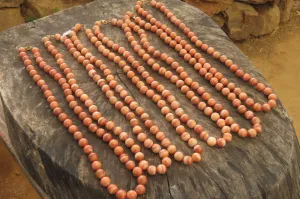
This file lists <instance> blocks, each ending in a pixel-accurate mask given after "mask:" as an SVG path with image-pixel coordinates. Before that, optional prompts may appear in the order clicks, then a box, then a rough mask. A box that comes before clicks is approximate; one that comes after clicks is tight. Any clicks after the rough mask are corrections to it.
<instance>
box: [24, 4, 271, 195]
mask: <svg viewBox="0 0 300 199" xmlns="http://www.w3.org/2000/svg"><path fill="white" fill-rule="evenodd" d="M145 3H146V2H145V1H137V4H136V6H135V9H136V11H137V13H138V14H139V15H140V16H141V17H143V18H145V20H143V19H142V18H141V17H135V16H134V15H133V14H132V13H130V12H127V13H126V14H125V16H124V17H123V19H121V20H117V19H112V20H111V21H110V23H111V24H112V25H113V26H117V27H120V28H122V29H123V31H124V34H125V36H126V38H127V40H128V42H129V43H130V46H131V47H132V49H133V51H134V52H135V53H137V54H138V56H139V57H140V58H142V59H143V61H145V63H146V64H147V65H148V66H149V67H151V68H152V69H153V70H154V71H156V72H157V73H158V74H159V75H161V76H164V77H165V78H166V79H168V80H169V81H170V82H171V83H172V84H175V85H176V86H177V87H178V88H179V89H180V91H181V92H182V93H183V94H185V96H186V97H187V98H188V99H189V100H190V102H191V103H192V104H193V105H194V106H196V107H197V108H198V109H199V110H201V111H203V112H204V114H205V115H206V116H208V117H210V119H211V120H212V121H214V122H216V124H217V126H218V127H219V128H220V129H221V131H222V136H221V137H219V138H216V137H213V136H210V135H209V133H208V132H207V131H205V130H204V129H203V127H202V126H201V125H200V124H197V122H196V121H195V120H194V119H193V118H191V117H190V116H189V115H188V114H187V113H185V111H184V110H183V109H182V107H181V105H180V103H179V102H178V100H177V99H176V97H175V95H173V94H172V92H171V91H170V90H167V89H165V86H164V85H163V84H161V83H160V82H159V81H157V80H156V79H155V78H154V77H153V76H151V74H150V73H149V72H147V71H146V69H145V67H144V66H143V65H142V64H141V63H140V62H139V61H137V60H136V59H135V57H134V56H133V55H132V54H131V53H130V52H129V51H128V50H126V49H125V48H124V47H121V46H120V45H119V44H117V43H115V42H113V41H112V40H110V39H109V38H108V37H107V36H105V35H104V34H103V33H102V31H101V26H102V25H103V24H108V22H107V21H105V20H101V21H96V22H95V25H94V26H93V30H91V29H85V35H86V36H87V38H88V39H89V40H90V42H91V43H92V44H94V46H95V47H96V48H97V50H98V52H99V53H101V54H102V55H103V56H105V57H107V58H108V59H109V60H112V61H113V62H114V63H115V64H116V65H118V67H120V68H121V69H122V70H123V71H124V73H125V74H126V75H127V77H128V78H129V79H130V80H131V82H132V83H133V84H134V85H135V86H136V88H137V89H139V92H140V93H141V94H143V95H145V96H147V97H148V98H149V99H151V101H152V102H153V103H155V104H156V105H157V107H158V108H159V109H160V111H161V114H162V115H163V116H164V117H165V119H166V120H167V121H168V122H170V124H171V125H172V126H173V127H174V128H175V132H176V133H177V134H178V135H180V138H181V140H182V141H184V142H186V143H187V145H188V146H189V147H190V148H192V149H193V153H192V154H191V155H184V154H183V153H182V152H181V151H179V150H177V148H176V146H175V145H174V144H172V142H171V140H170V139H169V138H167V137H166V135H165V133H164V132H162V131H160V128H159V127H158V126H157V125H155V124H154V121H153V120H152V119H151V116H150V115H149V114H148V113H147V112H146V110H145V109H144V108H143V107H142V106H141V105H140V104H139V103H138V102H137V101H136V100H135V99H134V98H133V97H132V96H131V95H130V93H129V92H128V90H126V89H125V88H124V87H123V86H122V85H120V84H119V83H118V82H117V81H116V78H115V76H114V75H113V73H112V71H111V70H110V69H109V68H108V66H107V65H105V64H103V61H102V60H100V59H98V58H97V57H96V56H95V55H93V54H92V53H90V52H89V50H88V49H87V48H86V47H85V46H84V45H83V44H82V43H81V41H80V40H79V38H78V36H77V32H78V31H80V30H81V29H82V25H81V24H76V25H75V26H74V27H73V28H72V31H70V32H69V33H68V34H67V35H63V36H61V35H60V34H56V35H54V36H53V37H54V39H55V40H57V41H60V42H62V43H63V44H64V45H65V47H66V48H67V49H68V51H69V52H70V53H71V54H72V56H73V57H74V59H76V60H77V61H78V62H79V63H80V64H82V65H83V66H84V67H85V69H86V71H87V72H88V75H89V76H90V77H91V78H92V79H93V81H94V82H95V83H96V84H97V85H98V86H99V87H100V88H101V90H102V91H103V92H104V93H105V95H106V97H107V99H108V101H109V103H110V104H112V105H113V106H114V107H115V109H117V110H118V111H119V112H120V113H121V114H122V115H123V116H124V117H125V118H126V119H127V120H128V122H129V123H130V126H131V127H132V133H133V134H134V135H135V136H136V137H137V140H138V142H140V143H141V144H143V145H144V147H145V148H148V149H151V151H152V152H153V153H155V154H158V156H159V157H160V159H161V163H160V164H159V165H157V166H155V165H151V164H150V163H149V162H148V161H147V160H146V159H145V155H144V153H143V152H141V147H140V145H139V144H137V143H135V141H134V139H132V138H131V137H130V134H129V133H128V132H124V131H123V130H122V128H121V127H120V126H117V125H116V124H115V123H114V121H110V120H108V119H107V118H106V117H104V116H103V115H102V113H101V111H100V110H99V109H98V107H97V106H96V105H95V104H94V102H93V101H92V100H91V99H90V97H89V96H88V95H87V94H86V93H84V91H83V90H82V89H81V88H80V87H79V85H78V84H77V80H76V78H75V74H74V73H73V72H72V69H71V68H70V67H69V66H68V65H67V64H66V63H65V61H64V59H63V58H64V56H63V55H62V54H61V53H60V52H59V51H58V49H56V48H55V46H54V45H53V44H52V42H51V41H50V38H52V37H49V36H46V37H44V38H43V43H44V46H45V47H46V49H47V50H48V52H49V53H50V54H51V55H52V56H53V57H54V58H55V59H56V63H57V65H58V66H59V68H60V69H61V70H62V71H63V73H59V72H58V71H57V70H56V69H54V68H52V67H51V66H49V65H48V64H47V63H46V62H45V61H44V59H43V58H42V57H41V54H40V51H39V49H38V48H35V47H29V48H19V56H20V57H21V59H22V60H23V62H24V66H25V67H26V70H27V71H28V73H29V75H30V77H32V79H33V81H34V82H35V83H36V84H37V85H38V86H39V87H40V88H41V90H42V91H43V92H44V96H45V97H46V98H47V101H48V103H49V105H50V108H51V109H52V110H53V114H54V115H55V116H57V117H58V119H59V121H61V122H62V124H63V125H64V127H65V128H67V129H68V131H69V133H70V134H72V135H73V137H74V139H75V140H76V141H77V142H78V144H79V146H80V147H81V148H82V149H83V152H84V153H85V154H86V155H87V156H88V159H89V160H90V161H91V167H92V169H93V170H94V172H95V175H96V177H97V178H98V179H99V180H100V184H101V185H102V186H103V187H106V188H107V190H108V192H109V194H115V195H116V197H117V198H118V199H124V198H128V199H135V198H137V196H138V195H143V194H144V193H145V192H146V187H145V185H146V184H147V181H148V180H147V177H146V176H145V175H143V173H144V172H147V173H148V174H149V175H156V174H165V173H166V172H167V169H168V167H170V166H171V164H172V160H171V159H170V157H169V156H170V155H173V157H174V159H175V160H176V161H179V162H183V163H184V164H185V165H191V164H192V163H193V162H195V163H196V162H199V161H200V160H201V153H202V151H203V149H202V147H201V146H200V145H199V144H198V141H197V139H196V138H194V137H192V136H191V134H190V133H188V132H187V129H191V130H193V131H194V132H195V133H196V134H197V135H199V137H200V138H201V139H202V140H204V141H206V143H207V144H208V145H209V146H218V147H224V146H225V145H226V143H227V142H230V141H231V140H232V134H231V132H235V133H237V134H238V135H239V136H241V137H247V136H248V137H256V136H257V133H260V132H261V131H262V126H261V122H260V119H259V118H258V117H257V116H255V114H254V112H253V111H255V112H257V111H264V112H268V111H270V109H271V108H274V107H275V106H276V100H277V97H276V95H275V94H274V93H273V91H272V89H271V88H268V87H266V86H265V85H264V84H263V83H260V82H258V80H257V79H256V78H254V77H251V75H250V74H248V73H245V72H244V71H243V70H242V69H240V68H239V67H238V66H237V65H236V64H234V63H233V61H232V60H230V59H228V58H227V56H225V55H221V53H219V52H217V51H215V49H214V48H213V47H209V46H208V45H207V44H203V42H202V41H201V40H199V39H198V37H197V36H196V35H195V33H194V32H192V31H191V30H190V28H188V27H187V26H186V25H185V24H184V23H182V22H181V21H180V20H179V19H178V18H176V16H174V14H173V13H172V12H171V11H170V10H169V9H167V8H166V6H164V5H163V4H162V3H158V2H156V1H155V0H152V1H151V3H150V4H151V6H152V7H154V8H156V9H158V10H160V11H161V12H163V13H164V14H165V15H166V17H167V18H168V19H169V20H170V21H171V22H172V23H173V24H175V25H176V26H177V27H178V28H179V29H181V30H182V31H183V33H184V34H185V35H186V36H187V37H188V38H189V39H190V41H191V42H192V43H193V44H194V45H195V46H196V47H197V49H198V48H199V49H201V51H204V52H206V53H207V54H208V55H211V56H213V57H214V58H215V59H218V60H219V61H220V62H222V63H224V65H225V66H226V67H227V68H229V69H230V70H231V71H232V72H233V73H235V75H236V76H237V77H239V78H242V79H243V80H244V81H246V82H249V83H250V84H251V85H252V86H253V87H254V88H256V89H257V90H258V91H260V92H262V93H263V94H264V95H266V96H267V98H268V102H266V103H263V104H261V103H258V102H255V101H254V100H253V99H252V98H250V97H248V95H247V94H246V93H245V92H243V91H242V89H241V88H239V87H237V86H236V85H235V84H234V83H233V82H230V81H229V80H228V79H227V78H225V77H224V75H223V74H222V73H221V72H219V71H218V70H217V69H216V68H214V67H213V66H212V65H211V64H210V63H208V62H207V61H206V60H205V59H204V58H203V57H202V54H201V53H200V52H198V51H197V50H196V49H195V48H193V47H192V46H191V45H190V44H188V42H187V41H186V40H184V39H182V37H180V36H179V35H178V33H176V32H174V31H172V30H171V29H170V28H168V26H167V25H165V24H163V23H161V22H160V21H158V20H157V19H156V18H154V17H153V16H152V15H151V14H149V13H148V11H146V10H145V6H144V5H145ZM145 30H148V31H151V32H153V33H155V34H156V35H157V36H159V37H160V38H161V39H162V40H163V41H164V42H165V43H166V44H167V45H168V46H170V47H171V48H173V49H174V50H175V51H177V52H178V54H179V55H180V56H181V57H183V59H184V60H185V61H186V62H187V63H188V64H189V65H191V66H192V67H193V68H194V69H195V70H196V71H198V72H199V74H200V75H201V76H203V77H204V78H205V79H206V80H207V81H209V82H210V84H211V85H212V86H214V87H215V89H216V90H217V91H219V92H221V93H222V94H223V95H224V96H225V97H226V98H227V99H228V100H229V101H231V102H232V105H233V106H234V107H236V108H237V111H238V112H239V113H240V114H242V115H243V116H244V117H245V119H247V120H250V121H251V123H252V128H250V129H248V130H246V129H245V128H240V125H239V124H237V123H236V122H235V121H234V119H233V118H232V117H231V116H230V114H229V111H228V110H226V109H224V108H223V105H222V104H220V103H217V101H216V100H215V99H214V98H213V97H212V95H211V94H210V93H209V92H208V91H206V89H205V88H204V87H203V86H201V85H200V84H199V83H198V82H196V81H194V80H193V79H192V78H190V77H189V74H188V73H187V72H186V71H185V70H184V67H183V66H181V65H180V64H179V63H178V62H176V61H175V59H174V58H173V57H171V56H169V55H168V54H167V53H162V52H160V51H159V50H157V49H155V47H154V46H152V45H151V43H150V41H149V40H148V38H147V37H148V36H147V34H146V31H145ZM135 33H136V34H137V35H138V39H136V38H135V36H134V34H135ZM27 50H31V52H32V53H33V56H34V57H35V61H36V63H37V65H38V66H39V68H40V69H42V70H44V71H45V72H46V73H47V74H48V75H49V76H51V77H52V78H53V79H54V80H55V81H57V82H58V84H59V85H60V86H61V88H62V89H63V92H64V96H65V99H66V101H67V102H68V104H69V107H70V108H71V109H72V110H73V111H74V113H75V114H76V115H77V116H78V118H79V120H81V122H82V124H83V125H84V126H86V127H87V128H88V130H89V131H90V132H91V133H94V134H96V135H97V136H98V137H100V138H102V140H103V141H104V142H106V143H107V144H108V145H109V147H110V148H111V149H112V150H113V151H114V153H115V155H116V156H117V157H119V160H120V162H122V163H123V164H124V165H125V167H126V168H127V169H128V170H129V171H131V172H132V174H133V176H135V177H136V180H137V186H136V187H135V189H134V190H129V191H125V190H123V189H120V188H119V187H118V186H117V185H116V184H112V183H111V179H110V178H109V177H108V176H107V175H106V173H105V171H104V169H103V168H102V163H101V162H100V160H99V157H98V155H97V153H96V152H94V150H93V147H92V146H91V145H90V144H89V142H88V140H87V139H86V138H85V137H84V135H83V133H82V132H80V131H79V128H78V126H76V125H74V124H73V121H72V120H71V119H70V118H69V117H68V115H67V114H66V113H64V112H63V110H62V109H61V108H60V106H59V103H58V102H57V100H56V98H55V96H54V95H53V93H52V91H51V90H50V89H49V87H48V86H47V84H46V82H45V80H44V79H42V77H41V76H40V75H39V74H38V72H37V70H36V69H35V68H34V66H33V64H32V62H31V60H30V58H29V56H28V55H27V53H26V51H27ZM156 60H160V61H162V62H164V63H166V64H167V65H169V66H170V67H171V69H172V70H174V71H175V72H176V74H174V73H173V72H172V70H169V69H167V68H165V67H163V66H161V65H160V64H158V62H157V61H156ZM95 67H98V68H99V69H100V71H101V73H102V74H103V76H101V75H102V74H101V75H100V74H99V73H98V72H97V71H96V70H95ZM78 100H80V101H81V102H82V103H83V104H84V106H85V107H86V108H87V110H88V111H87V112H85V111H84V109H83V105H80V104H79V103H78ZM249 109H252V110H253V111H252V110H249ZM139 119H140V120H141V121H142V122H143V125H144V126H145V128H147V129H148V130H149V131H150V133H151V134H152V135H153V136H155V140H153V139H151V136H148V135H147V134H146V131H144V129H143V128H142V126H141V124H140V122H139ZM114 137H118V138H119V139H120V140H121V141H122V142H124V144H125V145H126V147H128V148H129V149H130V151H131V152H132V153H133V155H134V160H131V159H130V158H129V155H128V154H127V153H125V151H124V148H123V147H122V146H121V143H119V141H118V140H117V139H115V138H114ZM155 142H156V143H155ZM135 161H136V162H137V163H138V165H136V163H135Z"/></svg>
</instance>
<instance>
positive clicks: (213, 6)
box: [185, 0, 233, 16]
mask: <svg viewBox="0 0 300 199" xmlns="http://www.w3.org/2000/svg"><path fill="white" fill-rule="evenodd" d="M185 2H187V3H189V4H191V5H193V6H195V7H197V8H199V9H200V10H202V11H203V12H204V13H205V14H207V15H208V16H213V15H214V14H218V13H220V12H222V11H224V10H226V9H227V8H228V7H229V6H230V5H231V4H232V3H233V0H222V1H221V0H213V1H206V0H185Z"/></svg>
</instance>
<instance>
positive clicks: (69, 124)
mask: <svg viewBox="0 0 300 199" xmlns="http://www.w3.org/2000/svg"><path fill="white" fill-rule="evenodd" d="M49 46H50V45H49ZM50 49H51V51H50V50H49V51H50V52H51V53H52V54H53V55H54V56H56V57H61V56H62V54H60V53H59V52H57V50H56V49H55V48H51V47H50ZM26 50H31V51H32V53H33V54H34V57H35V58H36V62H37V64H38V66H39V67H40V68H41V69H43V70H44V71H45V72H46V73H47V74H49V75H50V76H51V77H52V78H53V79H55V80H56V81H57V82H58V83H59V84H60V86H61V88H62V89H63V90H64V94H65V99H66V101H67V102H68V103H69V106H70V108H72V109H73V111H74V113H75V114H77V115H78V117H79V118H80V120H83V121H82V123H83V124H84V125H85V126H87V124H86V123H85V122H84V121H87V120H90V121H91V118H89V117H88V116H87V113H86V112H84V111H83V109H82V107H81V106H79V105H77V101H76V97H77V98H80V97H79V96H77V95H76V94H75V95H73V93H76V92H74V91H73V90H71V89H70V87H71V83H70V82H76V79H75V77H73V78H70V76H72V75H71V74H72V73H71V72H69V73H68V74H65V76H66V78H68V80H67V79H66V78H64V77H63V75H62V74H60V73H58V72H57V71H56V69H53V68H52V67H51V66H49V65H47V63H46V62H45V61H44V59H43V58H42V57H41V55H40V51H39V49H38V48H35V47H33V48H19V56H20V58H21V59H22V60H23V62H24V65H25V67H26V70H27V71H28V73H29V75H30V77H32V79H33V81H34V82H35V83H36V84H37V85H38V86H39V87H40V88H41V90H42V91H43V92H44V96H45V98H46V99H47V102H48V103H49V105H50V108H51V109H52V110H53V114H54V115H55V116H57V117H58V119H59V121H60V122H62V124H63V126H64V127H65V128H67V129H68V131H69V133H70V134H72V135H73V137H74V139H75V140H76V141H77V142H78V145H79V146H80V147H81V148H82V150H83V152H84V153H85V154H86V155H87V156H88V159H89V160H90V161H91V167H92V169H93V170H94V172H95V176H96V177H97V178H98V179H99V180H100V184H101V185H102V186H103V187H106V188H107V190H108V193H109V194H116V197H117V198H118V199H122V198H123V199H124V198H125V197H126V198H128V199H134V198H136V197H137V194H139V195H142V194H144V193H145V191H146V188H145V185H146V184H147V177H146V176H145V175H142V170H141V168H139V167H135V166H134V162H133V161H131V160H129V156H128V154H126V153H125V152H124V150H123V148H122V147H121V146H119V143H118V141H117V140H115V139H112V138H111V134H109V133H107V132H106V131H105V130H104V129H102V128H98V127H97V126H96V125H94V126H93V128H92V127H91V125H88V129H89V131H90V132H92V133H96V135H97V136H98V137H101V138H102V139H103V140H104V141H105V142H106V143H109V146H110V148H112V149H114V152H115V154H116V155H117V156H119V159H120V161H121V162H122V163H125V162H126V161H127V163H131V167H132V168H133V169H132V170H133V175H134V176H135V177H136V178H137V182H138V185H137V186H136V188H135V190H129V191H128V192H126V191H125V190H123V189H119V188H118V186H117V185H116V184H112V183H111V179H110V178H109V177H108V176H107V175H106V172H105V170H104V169H103V168H102V163H101V162H100V160H99V156H98V154H97V153H96V152H94V150H93V147H92V145H90V144H89V142H88V139H87V138H85V137H84V135H83V133H82V132H80V131H78V126H77V125H75V124H73V121H72V119H70V118H69V117H68V115H67V114H66V113H64V112H63V110H62V109H61V108H60V106H59V103H58V102H57V100H56V97H55V96H54V95H53V93H52V91H51V90H50V89H49V87H48V85H47V84H46V81H45V80H44V79H42V77H41V76H40V75H39V74H38V72H37V70H35V68H34V66H33V65H32V62H31V60H30V59H29V57H28V55H27V53H26ZM59 59H61V58H59ZM63 66H64V67H63ZM61 68H64V69H63V70H64V71H67V70H70V68H68V67H67V65H66V64H65V63H62V64H61ZM72 85H76V84H75V83H73V84H72ZM73 87H74V86H73ZM77 93H78V92H77ZM82 95H83V94H82ZM82 95H81V96H82ZM80 100H82V99H81V98H80ZM80 115H84V117H82V116H80ZM83 118H84V119H83ZM100 132H101V133H100ZM116 151H118V152H117V153H116ZM120 151H122V154H121V155H120Z"/></svg>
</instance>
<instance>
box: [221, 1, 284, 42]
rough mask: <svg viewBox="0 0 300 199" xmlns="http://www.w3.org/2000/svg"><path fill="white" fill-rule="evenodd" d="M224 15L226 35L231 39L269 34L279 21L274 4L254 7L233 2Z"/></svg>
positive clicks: (277, 10) (278, 11)
mask: <svg viewBox="0 0 300 199" xmlns="http://www.w3.org/2000/svg"><path fill="white" fill-rule="evenodd" d="M225 16H226V17H225V18H226V19H225V21H226V28H227V31H228V35H229V36H230V38H231V39H233V40H243V39H247V38H248V37H249V36H250V35H252V36H260V35H265V34H269V33H271V32H273V31H274V30H276V28H277V27H278V25H279V22H280V10H279V8H278V6H276V5H273V6H270V5H260V6H257V7H256V9H254V8H253V7H252V6H250V5H249V4H246V3H239V2H234V3H233V4H232V6H231V7H230V8H228V9H227V10H226V11H225Z"/></svg>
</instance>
